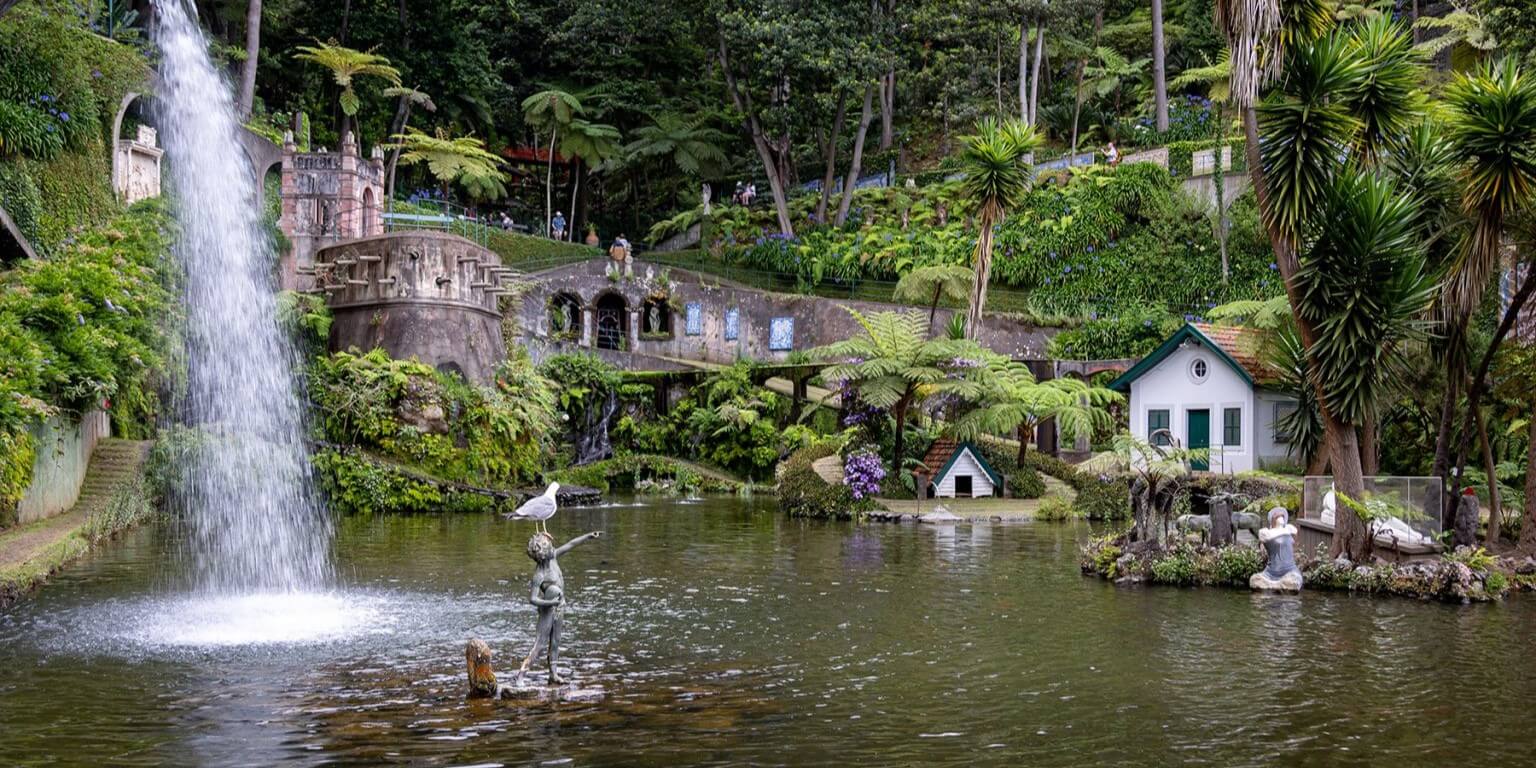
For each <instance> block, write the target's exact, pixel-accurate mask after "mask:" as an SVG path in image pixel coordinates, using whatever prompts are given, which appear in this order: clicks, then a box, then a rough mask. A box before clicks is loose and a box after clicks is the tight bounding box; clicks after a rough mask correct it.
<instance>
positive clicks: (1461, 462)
mask: <svg viewBox="0 0 1536 768" xmlns="http://www.w3.org/2000/svg"><path fill="white" fill-rule="evenodd" d="M1532 293H1536V265H1530V266H1528V267H1527V268H1526V276H1525V279H1524V280H1523V281H1521V285H1520V290H1518V291H1516V292H1515V295H1514V297H1513V298H1511V299H1510V302H1509V308H1508V309H1506V310H1505V311H1504V317H1503V318H1501V319H1500V320H1499V327H1498V329H1497V330H1495V331H1494V333H1493V339H1492V340H1490V341H1489V342H1488V349H1487V350H1486V351H1485V352H1483V357H1482V359H1481V360H1480V361H1479V362H1478V364H1477V370H1476V371H1475V372H1474V373H1473V374H1472V377H1471V380H1470V381H1469V382H1468V384H1467V417H1466V419H1465V420H1464V421H1463V422H1462V427H1461V430H1462V431H1461V440H1460V441H1459V443H1458V445H1457V448H1456V475H1457V477H1460V476H1461V471H1462V469H1463V468H1465V467H1466V457H1467V441H1468V440H1469V439H1471V434H1470V433H1471V432H1472V420H1473V418H1474V417H1479V416H1480V414H1479V413H1478V408H1480V407H1481V406H1482V403H1483V395H1484V393H1485V392H1486V391H1487V385H1488V371H1489V370H1490V369H1491V368H1492V366H1493V358H1494V356H1495V355H1497V354H1498V352H1499V346H1500V345H1502V344H1503V343H1504V337H1505V336H1508V335H1509V332H1510V331H1511V330H1512V329H1513V328H1514V327H1515V324H1516V323H1517V322H1519V320H1520V310H1521V309H1522V308H1524V307H1525V304H1526V302H1527V301H1528V300H1529V299H1530V298H1531V294H1532Z"/></svg>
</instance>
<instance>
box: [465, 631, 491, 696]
mask: <svg viewBox="0 0 1536 768" xmlns="http://www.w3.org/2000/svg"><path fill="white" fill-rule="evenodd" d="M464 665H465V667H466V669H467V671H468V673H469V698H471V699H492V698H495V697H496V691H497V688H496V671H495V670H494V669H492V668H491V647H490V646H489V645H486V644H485V641H484V640H480V639H474V640H470V641H469V644H468V645H466V646H464Z"/></svg>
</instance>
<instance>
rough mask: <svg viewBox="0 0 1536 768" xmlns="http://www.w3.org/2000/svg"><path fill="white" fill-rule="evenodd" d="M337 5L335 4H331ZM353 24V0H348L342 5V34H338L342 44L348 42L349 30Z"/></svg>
mask: <svg viewBox="0 0 1536 768" xmlns="http://www.w3.org/2000/svg"><path fill="white" fill-rule="evenodd" d="M331 7H333V8H334V7H335V6H331ZM351 26H352V0H346V2H345V3H343V4H342V6H341V34H339V35H338V37H339V38H340V41H339V42H340V43H341V44H342V45H346V44H347V30H348V29H349V28H350V27H351Z"/></svg>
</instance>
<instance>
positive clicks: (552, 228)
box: [549, 211, 565, 240]
mask: <svg viewBox="0 0 1536 768" xmlns="http://www.w3.org/2000/svg"><path fill="white" fill-rule="evenodd" d="M549 236H550V237H553V238H554V239H556V240H564V239H565V215H564V214H562V213H560V212H559V211H555V218H553V219H551V220H550V222H549Z"/></svg>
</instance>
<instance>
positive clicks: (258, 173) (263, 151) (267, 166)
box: [108, 79, 283, 202]
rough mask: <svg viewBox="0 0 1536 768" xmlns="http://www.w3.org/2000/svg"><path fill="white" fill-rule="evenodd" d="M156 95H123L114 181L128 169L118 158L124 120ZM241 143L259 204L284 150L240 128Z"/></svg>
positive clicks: (116, 123) (115, 127)
mask: <svg viewBox="0 0 1536 768" xmlns="http://www.w3.org/2000/svg"><path fill="white" fill-rule="evenodd" d="M157 84H158V83H156V82H155V80H153V79H152V80H151V82H150V86H151V88H154V87H155V86H156V85H157ZM152 98H153V95H147V94H144V93H139V92H135V91H129V92H128V93H126V94H123V98H122V100H121V101H119V102H118V104H117V113H116V114H115V115H113V116H112V143H111V145H110V146H109V147H108V150H109V151H111V152H112V177H113V178H114V179H116V178H119V177H120V174H122V173H125V172H126V169H124V168H122V167H121V160H120V159H119V156H118V151H117V143H118V142H119V141H121V140H122V139H123V138H124V137H123V120H124V119H125V118H126V117H127V116H128V115H129V114H130V113H131V111H132V110H133V109H134V108H136V107H137V108H138V109H139V110H140V111H142V110H143V109H144V102H146V101H148V100H149V99H152ZM237 138H238V139H239V141H240V149H241V150H242V152H243V153H244V156H245V161H246V163H247V164H248V165H250V167H251V178H253V179H254V180H255V181H256V199H257V201H258V202H261V201H264V200H265V198H266V194H265V191H266V190H265V186H266V179H267V176H268V174H269V173H270V172H271V171H272V169H273V168H274V167H277V166H280V165H282V162H283V148H282V147H279V146H278V145H276V144H273V143H272V141H271V140H270V139H268V138H267V137H265V136H262V135H260V134H258V133H256V132H254V131H252V130H251V129H249V128H246V127H245V126H241V127H240V132H239V135H238V137H237Z"/></svg>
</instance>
